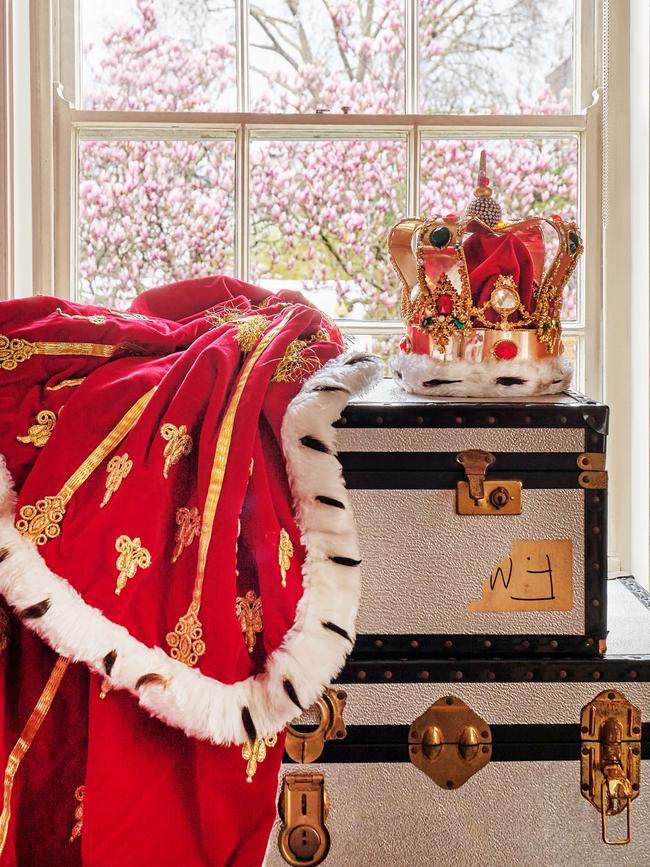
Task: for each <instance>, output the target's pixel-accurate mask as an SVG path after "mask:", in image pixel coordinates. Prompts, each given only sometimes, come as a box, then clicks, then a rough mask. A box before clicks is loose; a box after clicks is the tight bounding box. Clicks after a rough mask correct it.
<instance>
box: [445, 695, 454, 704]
mask: <svg viewBox="0 0 650 867" xmlns="http://www.w3.org/2000/svg"><path fill="white" fill-rule="evenodd" d="M453 703H454V700H453V698H452V697H451V696H450V695H448V696H447V697H446V698H445V704H453Z"/></svg>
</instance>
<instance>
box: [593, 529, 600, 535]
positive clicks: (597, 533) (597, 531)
mask: <svg viewBox="0 0 650 867" xmlns="http://www.w3.org/2000/svg"><path fill="white" fill-rule="evenodd" d="M591 532H592V533H593V534H594V536H600V527H592V528H591Z"/></svg>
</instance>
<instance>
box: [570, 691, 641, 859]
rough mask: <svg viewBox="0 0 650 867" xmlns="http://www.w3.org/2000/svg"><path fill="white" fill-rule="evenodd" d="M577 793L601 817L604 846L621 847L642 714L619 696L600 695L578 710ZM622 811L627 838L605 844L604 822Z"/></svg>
mask: <svg viewBox="0 0 650 867" xmlns="http://www.w3.org/2000/svg"><path fill="white" fill-rule="evenodd" d="M580 725H581V727H580V736H581V740H582V750H581V758H580V789H581V792H582V796H583V798H586V799H587V800H588V801H589V802H590V803H591V804H593V805H594V807H595V808H596V809H597V810H599V811H600V816H601V830H602V836H603V842H604V843H607V844H608V845H610V846H624V845H625V844H626V843H629V842H630V839H631V834H632V817H631V809H630V804H631V802H632V801H633V800H634V799H635V798H636V797H638V795H639V790H640V786H641V782H640V776H641V711H640V710H639V709H638V708H636V707H635V706H634V705H633V704H631V703H630V702H629V701H628V700H627V698H626V697H625V696H624V695H623V693H622V692H618V691H617V690H613V689H612V690H605V691H604V692H601V693H600V694H599V695H597V696H596V698H595V699H594V700H593V701H592V702H591V703H590V704H588V705H587V706H586V707H583V709H582V714H581V717H580ZM623 811H625V814H626V834H625V837H622V838H620V839H610V838H609V837H608V834H607V817H608V816H616V815H618V814H619V813H622V812H623Z"/></svg>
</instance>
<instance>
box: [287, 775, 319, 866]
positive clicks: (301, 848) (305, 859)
mask: <svg viewBox="0 0 650 867" xmlns="http://www.w3.org/2000/svg"><path fill="white" fill-rule="evenodd" d="M328 813H329V798H328V795H327V790H326V789H325V777H324V776H323V774H287V775H286V776H285V778H284V780H283V781H282V789H281V791H280V800H279V801H278V814H279V816H280V820H281V821H282V827H281V828H280V834H279V836H278V847H279V849H280V854H281V855H282V857H283V858H284V860H285V861H286V862H287V864H291V865H293V867H313V865H316V864H320V863H321V862H322V861H324V860H325V858H326V857H327V853H328V852H329V848H330V835H329V831H328V830H327V828H326V827H325V822H326V821H327V814H328Z"/></svg>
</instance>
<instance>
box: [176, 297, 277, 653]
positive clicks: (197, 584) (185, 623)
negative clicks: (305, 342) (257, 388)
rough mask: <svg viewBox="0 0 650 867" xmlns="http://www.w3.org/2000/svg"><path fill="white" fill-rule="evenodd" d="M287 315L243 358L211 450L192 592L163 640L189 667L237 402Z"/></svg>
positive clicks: (199, 646) (200, 648)
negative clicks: (172, 628) (188, 603)
mask: <svg viewBox="0 0 650 867" xmlns="http://www.w3.org/2000/svg"><path fill="white" fill-rule="evenodd" d="M291 315H292V314H291V313H287V315H286V316H285V317H284V318H283V319H282V321H281V322H279V323H278V325H276V326H275V327H274V328H272V329H271V330H270V331H268V332H267V333H266V334H265V335H264V336H263V337H262V339H261V340H260V342H259V343H258V344H257V346H256V347H255V349H254V350H253V351H252V352H251V354H250V355H249V356H248V358H247V359H246V363H245V364H244V366H243V367H242V370H241V373H240V374H239V379H238V380H237V385H236V387H235V391H234V392H233V395H232V397H231V398H230V402H229V403H228V406H227V407H226V411H225V413H224V416H223V421H222V422H221V427H220V428H219V434H218V436H217V445H216V447H215V451H214V462H213V464H212V472H211V474H210V484H209V486H208V493H207V495H206V498H205V504H204V507H203V520H202V522H201V534H200V536H199V551H198V562H197V567H196V578H195V581H194V590H193V592H192V601H191V603H190V606H189V608H188V610H187V613H186V614H184V615H183V616H182V617H181V618H179V620H178V623H177V624H176V626H175V627H174V631H173V632H169V633H168V634H167V636H166V638H165V640H166V642H167V644H168V646H169V648H170V649H171V655H172V656H173V657H174V659H180V661H181V662H184V663H185V664H186V665H189V666H190V667H191V666H194V665H196V663H197V662H198V659H199V657H200V656H203V654H204V653H205V642H204V641H203V624H202V623H201V621H200V619H199V611H200V609H201V599H202V596H203V581H204V579H205V568H206V564H207V561H208V548H209V547H210V540H211V539H212V529H213V526H214V519H215V516H216V514H217V507H218V505H219V500H220V498H221V490H222V488H223V480H224V478H225V475H226V466H227V464H228V455H229V452H230V443H231V440H232V434H233V429H234V426H235V417H236V415H237V409H238V408H239V403H240V401H241V398H242V395H243V393H244V389H245V388H246V384H247V382H248V379H249V377H250V375H251V373H252V372H253V369H254V367H255V365H256V364H257V362H258V360H259V358H260V356H261V355H262V353H263V352H264V350H265V349H266V348H267V346H268V345H269V344H270V343H271V341H272V340H274V339H275V338H276V337H277V336H278V334H279V333H280V332H281V331H282V329H283V328H284V326H285V325H286V324H287V323H288V322H289V320H290V318H291Z"/></svg>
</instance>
